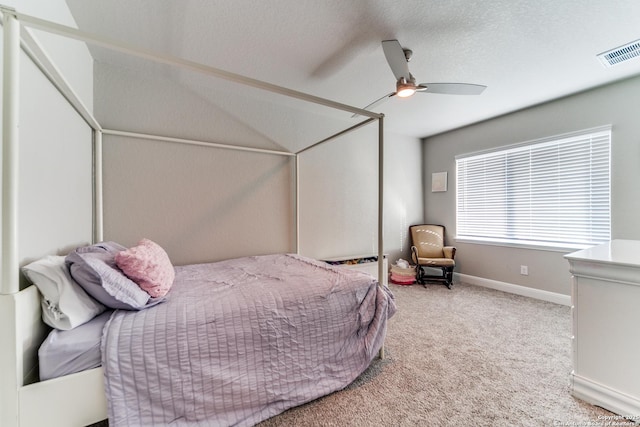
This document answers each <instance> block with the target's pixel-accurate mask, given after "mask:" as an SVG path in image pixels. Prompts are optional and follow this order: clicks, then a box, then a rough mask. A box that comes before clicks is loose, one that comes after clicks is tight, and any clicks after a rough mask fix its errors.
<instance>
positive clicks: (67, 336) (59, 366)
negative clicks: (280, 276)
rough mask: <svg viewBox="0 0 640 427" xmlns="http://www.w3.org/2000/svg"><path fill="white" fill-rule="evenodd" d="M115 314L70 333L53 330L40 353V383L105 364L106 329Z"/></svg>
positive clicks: (41, 347)
mask: <svg viewBox="0 0 640 427" xmlns="http://www.w3.org/2000/svg"><path fill="white" fill-rule="evenodd" d="M111 314H112V311H107V312H104V313H102V314H101V315H99V316H97V317H95V318H93V319H92V320H90V321H89V322H87V323H85V324H83V325H80V326H78V327H76V328H74V329H71V330H68V331H61V330H58V329H53V330H52V331H51V332H50V333H49V335H48V336H47V338H46V339H45V340H44V342H43V343H42V344H41V345H40V348H39V350H38V359H39V364H40V381H44V380H49V379H52V378H57V377H61V376H64V375H70V374H75V373H77V372H81V371H85V370H87V369H93V368H97V367H98V366H100V365H101V364H102V353H101V351H100V345H101V341H102V330H103V328H104V325H105V324H106V323H107V321H108V320H109V317H110V316H111Z"/></svg>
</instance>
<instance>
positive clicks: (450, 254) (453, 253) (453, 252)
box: [442, 246, 456, 259]
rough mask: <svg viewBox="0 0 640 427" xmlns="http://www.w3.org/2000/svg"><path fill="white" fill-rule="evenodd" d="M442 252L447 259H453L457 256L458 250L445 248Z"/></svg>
mask: <svg viewBox="0 0 640 427" xmlns="http://www.w3.org/2000/svg"><path fill="white" fill-rule="evenodd" d="M442 251H443V252H444V257H445V258H449V259H453V258H454V257H455V256H456V248H455V247H454V246H445V247H443V248H442Z"/></svg>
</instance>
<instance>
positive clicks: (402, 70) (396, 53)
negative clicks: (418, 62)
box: [382, 40, 411, 81]
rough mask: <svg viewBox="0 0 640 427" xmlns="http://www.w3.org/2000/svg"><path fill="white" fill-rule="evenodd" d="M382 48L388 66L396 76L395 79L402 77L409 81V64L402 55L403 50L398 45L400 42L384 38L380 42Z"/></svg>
mask: <svg viewBox="0 0 640 427" xmlns="http://www.w3.org/2000/svg"><path fill="white" fill-rule="evenodd" d="M382 50H383V51H384V56H385V57H386V58H387V62H388V63H389V67H391V71H393V75H394V76H396V80H400V78H402V77H404V78H405V80H407V81H410V80H411V74H410V73H409V64H408V63H407V58H406V57H405V56H404V50H403V49H402V46H400V42H398V40H384V41H383V42H382Z"/></svg>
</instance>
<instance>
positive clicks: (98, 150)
mask: <svg viewBox="0 0 640 427" xmlns="http://www.w3.org/2000/svg"><path fill="white" fill-rule="evenodd" d="M103 239H104V237H103V208H102V131H101V130H98V129H94V130H93V242H94V243H97V242H101V241H102V240H103Z"/></svg>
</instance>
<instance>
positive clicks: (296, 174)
mask: <svg viewBox="0 0 640 427" xmlns="http://www.w3.org/2000/svg"><path fill="white" fill-rule="evenodd" d="M294 167H295V172H294V180H295V184H294V186H295V194H294V197H295V199H296V211H295V218H294V219H293V220H294V221H295V230H294V233H295V246H296V248H295V249H296V254H298V255H300V156H299V154H298V153H296V157H295V166H294Z"/></svg>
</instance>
